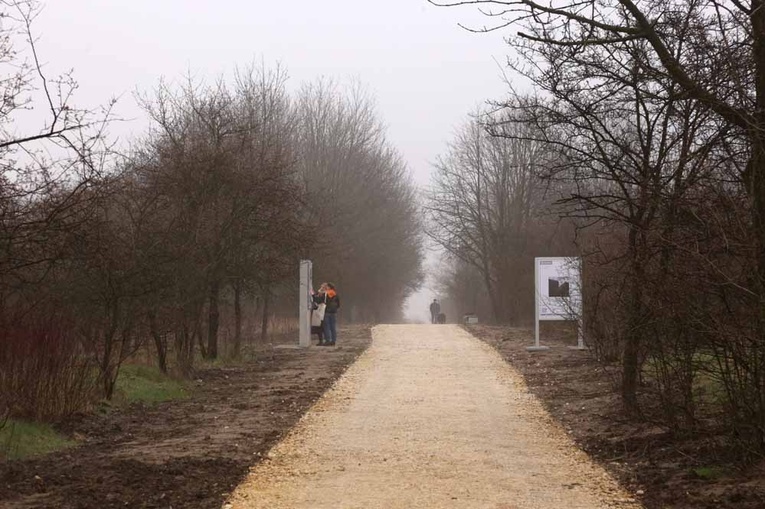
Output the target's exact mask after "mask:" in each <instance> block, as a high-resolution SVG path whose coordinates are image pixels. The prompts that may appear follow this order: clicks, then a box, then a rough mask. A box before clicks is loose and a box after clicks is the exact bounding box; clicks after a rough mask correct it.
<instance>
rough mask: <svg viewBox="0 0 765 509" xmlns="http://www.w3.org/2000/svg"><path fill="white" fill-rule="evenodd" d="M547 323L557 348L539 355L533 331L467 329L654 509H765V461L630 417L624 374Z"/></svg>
mask: <svg viewBox="0 0 765 509" xmlns="http://www.w3.org/2000/svg"><path fill="white" fill-rule="evenodd" d="M542 326H543V327H544V328H543V330H542V337H543V341H542V344H543V345H547V346H550V347H551V349H550V350H547V351H544V352H533V353H532V352H528V351H526V349H525V347H526V346H530V345H532V344H533V331H532V330H524V329H511V328H507V327H490V326H483V325H476V326H469V327H467V328H468V330H469V331H470V332H471V333H473V334H474V335H475V336H477V337H479V338H481V339H484V340H485V341H487V342H489V343H490V344H492V345H493V346H495V348H497V349H498V350H499V351H500V352H501V353H502V355H503V356H504V357H505V359H507V360H508V361H509V362H510V363H511V364H512V365H513V366H514V367H515V368H516V369H518V370H519V371H520V372H521V373H522V374H523V376H524V378H525V379H526V382H527V384H528V386H529V389H530V390H531V392H533V393H534V394H535V395H536V396H537V397H539V398H540V399H541V400H542V402H543V403H544V405H545V406H546V407H547V409H548V411H549V412H550V413H551V414H552V415H553V416H554V417H555V418H556V419H557V420H558V421H559V422H561V423H562V424H563V426H564V428H565V429H566V430H567V432H568V433H569V434H570V436H571V437H572V438H573V439H574V440H575V441H576V442H577V443H578V444H579V446H580V447H581V448H582V449H584V450H585V451H586V452H587V453H588V454H590V455H591V456H592V457H593V458H595V459H596V460H597V461H599V462H600V463H601V464H603V465H604V466H605V467H606V468H607V469H608V470H609V471H610V472H611V473H612V474H613V475H615V476H616V477H617V478H618V479H619V480H620V481H621V482H622V484H623V485H624V486H626V487H627V488H628V489H630V491H632V492H633V493H638V495H639V498H640V499H641V500H642V502H643V503H644V505H645V507H646V508H647V509H706V508H710V509H711V508H716V509H728V508H731V509H732V508H737V509H761V508H765V468H764V466H765V462H761V463H760V464H758V465H751V464H750V465H743V464H741V463H740V462H737V458H736V457H731V455H730V452H729V451H726V449H725V448H724V447H721V446H720V442H721V440H720V437H716V436H714V433H712V432H709V431H707V432H705V433H698V434H694V435H685V436H682V435H678V434H674V433H672V430H669V429H666V428H664V427H662V426H659V425H657V424H653V423H651V422H648V421H644V422H634V421H630V420H627V419H625V418H624V416H623V414H622V412H621V407H620V405H619V396H618V393H617V392H616V387H617V384H616V382H617V377H618V371H617V370H615V369H613V370H609V369H608V368H605V367H604V366H602V365H600V364H599V363H597V362H596V361H595V360H594V358H593V357H592V355H591V354H590V353H589V352H587V351H577V350H572V349H569V348H567V346H568V345H573V344H576V340H575V339H574V336H573V331H572V330H570V329H568V330H567V328H566V327H565V326H564V327H561V326H560V325H559V324H554V323H547V324H545V323H543V324H542ZM647 403H650V402H647ZM699 473H701V474H702V475H701V476H700V475H699ZM708 473H709V474H711V475H706V474H708Z"/></svg>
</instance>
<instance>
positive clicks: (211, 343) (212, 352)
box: [207, 281, 220, 359]
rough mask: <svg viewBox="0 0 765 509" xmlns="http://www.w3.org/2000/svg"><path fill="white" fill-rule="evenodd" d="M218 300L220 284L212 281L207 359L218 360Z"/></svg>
mask: <svg viewBox="0 0 765 509" xmlns="http://www.w3.org/2000/svg"><path fill="white" fill-rule="evenodd" d="M219 298H220V283H219V282H218V281H214V282H213V283H212V284H211V285H210V295H209V304H210V306H209V308H208V314H207V315H208V316H207V317H208V321H207V358H208V359H217V358H218V325H219V322H220V311H219V309H218V300H219Z"/></svg>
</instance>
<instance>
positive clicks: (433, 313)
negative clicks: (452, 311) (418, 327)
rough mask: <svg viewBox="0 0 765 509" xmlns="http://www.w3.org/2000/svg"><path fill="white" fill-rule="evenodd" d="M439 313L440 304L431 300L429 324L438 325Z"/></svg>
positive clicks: (435, 300) (436, 300)
mask: <svg viewBox="0 0 765 509" xmlns="http://www.w3.org/2000/svg"><path fill="white" fill-rule="evenodd" d="M440 312H441V304H439V303H438V299H433V302H431V303H430V323H438V314H439V313H440Z"/></svg>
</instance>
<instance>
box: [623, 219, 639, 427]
mask: <svg viewBox="0 0 765 509" xmlns="http://www.w3.org/2000/svg"><path fill="white" fill-rule="evenodd" d="M640 235H641V234H640V232H639V230H638V227H637V226H634V225H633V226H631V227H630V233H629V258H630V274H629V275H628V277H629V282H628V284H629V289H628V291H629V293H628V297H627V298H628V303H627V324H626V331H625V334H624V350H623V353H622V387H621V388H622V404H623V405H624V409H625V410H626V411H627V413H628V414H631V415H637V414H638V413H639V412H640V408H639V405H638V400H637V389H638V383H639V381H640V359H639V355H640V340H641V335H642V331H641V324H642V320H643V316H642V315H643V284H644V283H645V282H644V277H643V274H644V267H643V263H644V261H643V259H642V256H641V252H640V250H641V246H642V243H641V241H640Z"/></svg>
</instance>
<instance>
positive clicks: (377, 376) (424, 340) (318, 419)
mask: <svg viewBox="0 0 765 509" xmlns="http://www.w3.org/2000/svg"><path fill="white" fill-rule="evenodd" d="M373 334H374V342H373V344H372V346H371V347H370V348H369V349H368V350H367V352H365V353H364V354H363V355H362V356H361V357H360V358H359V360H358V361H357V362H356V364H354V365H353V366H352V367H351V368H350V369H349V370H348V371H347V372H346V373H345V375H343V377H342V378H340V380H339V381H338V382H337V383H336V385H335V386H334V388H333V389H332V390H331V391H329V392H328V393H326V394H325V396H324V397H323V398H322V399H321V400H319V402H318V403H317V404H316V405H315V406H314V407H313V409H311V410H310V411H309V412H308V413H307V414H306V415H305V416H304V418H303V419H302V420H301V422H300V423H299V424H298V426H297V427H296V428H295V429H294V430H293V432H291V433H290V434H289V435H288V436H287V437H286V438H285V439H284V440H283V441H282V442H280V443H279V444H278V445H277V446H276V447H275V448H274V449H273V450H272V451H271V453H270V457H271V459H270V460H269V461H264V462H263V463H261V464H259V465H258V466H256V467H254V469H253V471H252V473H251V474H250V476H249V477H248V478H247V480H246V481H245V482H244V483H243V484H242V485H241V486H240V487H239V488H238V489H237V490H236V491H235V493H234V494H233V495H232V497H231V499H230V501H229V503H228V504H227V505H226V506H224V507H233V508H237V509H239V508H266V507H268V508H271V509H274V508H308V507H310V508H324V507H326V508H330V507H331V508H333V509H334V508H416V507H438V508H442V507H443V508H448V507H454V508H460V509H462V508H473V507H476V508H477V507H481V508H494V509H522V508H523V509H525V508H529V509H531V508H534V509H547V508H549V509H558V508H562V507H566V508H571V509H573V508H581V509H595V508H637V507H640V506H639V505H638V504H637V503H636V502H634V500H633V499H632V498H631V497H630V495H629V494H627V493H626V492H625V491H623V490H622V489H621V488H620V487H619V486H618V485H617V483H616V482H615V481H614V480H613V479H612V478H611V477H610V476H609V475H608V474H607V473H606V472H605V471H604V470H603V469H602V468H600V467H599V466H597V465H596V464H594V463H593V462H592V461H591V460H590V459H589V458H588V457H587V456H586V455H585V454H584V453H582V452H581V451H579V450H578V449H576V448H575V447H574V445H573V444H572V442H571V441H570V440H569V438H568V437H567V436H566V434H565V433H564V432H563V431H562V430H561V428H560V427H559V426H558V425H557V424H555V423H554V422H553V421H552V419H551V418H550V417H549V415H548V414H547V413H546V412H545V411H544V410H543V408H542V407H541V405H540V404H539V402H538V401H537V400H536V399H535V398H534V397H533V396H532V395H531V394H529V393H528V391H527V390H526V388H525V386H524V384H523V380H522V378H521V376H520V375H519V374H518V373H517V372H516V371H515V370H513V369H512V368H511V367H510V366H509V365H508V364H506V363H505V362H504V361H503V360H502V358H501V357H500V356H499V354H498V353H497V352H496V351H495V350H493V349H492V348H491V347H490V346H488V345H486V344H485V343H483V342H481V341H479V340H477V339H475V338H473V337H472V336H470V335H469V334H468V333H466V332H465V331H463V330H461V329H460V328H458V327H456V326H438V325H435V326H433V325H396V326H393V325H387V326H379V327H377V328H375V330H374V331H373Z"/></svg>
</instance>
